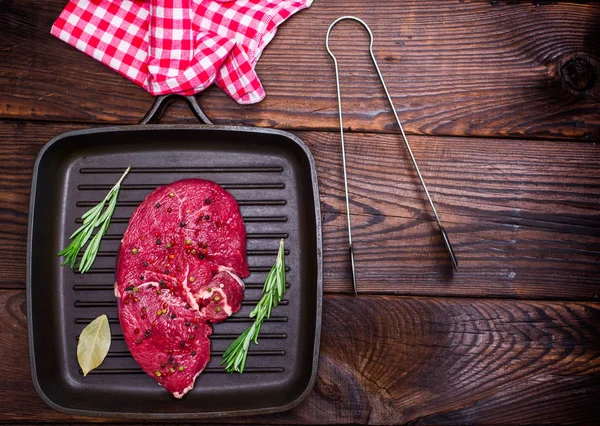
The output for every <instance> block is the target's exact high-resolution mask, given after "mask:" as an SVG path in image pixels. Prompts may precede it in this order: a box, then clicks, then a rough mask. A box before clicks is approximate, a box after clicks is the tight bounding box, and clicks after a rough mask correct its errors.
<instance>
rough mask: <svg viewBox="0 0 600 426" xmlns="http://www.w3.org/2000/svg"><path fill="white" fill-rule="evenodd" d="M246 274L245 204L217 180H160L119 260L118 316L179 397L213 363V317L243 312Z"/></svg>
mask: <svg viewBox="0 0 600 426" xmlns="http://www.w3.org/2000/svg"><path fill="white" fill-rule="evenodd" d="M248 274H249V272H248V263H247V261H246V230H245V228H244V222H243V218H242V216H241V214H240V209H239V206H238V204H237V202H236V201H235V199H234V198H233V197H232V196H231V194H229V193H228V192H227V191H225V190H224V189H223V188H221V187H220V186H219V185H217V184H216V183H214V182H211V181H208V180H201V179H185V180H180V181H177V182H174V183H172V184H170V185H166V186H162V187H159V188H157V189H156V190H155V191H154V192H152V193H151V194H150V195H148V196H147V197H146V199H145V200H144V201H143V202H142V203H141V204H140V205H139V206H138V207H137V209H136V210H135V211H134V212H133V215H132V216H131V220H130V221H129V226H128V228H127V230H126V231H125V234H124V235H123V239H122V241H121V247H120V249H119V257H118V259H117V270H116V275H117V281H116V283H115V296H116V297H117V306H118V311H119V321H120V323H121V328H122V329H123V335H124V337H125V342H126V343H127V346H128V347H129V350H130V351H131V354H132V355H133V357H134V358H135V360H136V361H137V363H138V364H139V365H140V366H141V367H142V369H143V370H144V371H145V372H146V373H147V374H148V375H149V376H150V377H152V378H153V379H155V380H156V381H157V382H158V383H159V384H160V385H162V386H163V387H164V388H165V389H167V390H168V391H169V392H171V393H172V394H173V395H174V396H175V397H176V398H181V397H183V395H185V394H186V393H187V392H188V391H189V390H191V389H192V388H193V386H194V381H195V380H196V378H197V377H198V375H200V373H201V372H202V371H203V370H204V368H205V367H206V365H207V364H208V361H209V358H210V340H209V336H210V334H211V332H212V327H211V326H210V324H211V323H216V322H219V321H222V320H224V319H226V318H227V317H229V316H230V315H232V314H234V313H235V312H237V311H239V309H240V306H241V302H242V298H243V295H244V283H243V281H242V278H245V277H247V276H248Z"/></svg>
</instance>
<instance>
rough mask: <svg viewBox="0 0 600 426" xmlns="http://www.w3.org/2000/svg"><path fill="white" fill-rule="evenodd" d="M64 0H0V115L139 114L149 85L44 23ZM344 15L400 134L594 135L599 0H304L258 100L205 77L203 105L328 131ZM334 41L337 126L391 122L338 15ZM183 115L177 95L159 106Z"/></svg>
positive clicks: (97, 118)
mask: <svg viewBox="0 0 600 426" xmlns="http://www.w3.org/2000/svg"><path fill="white" fill-rule="evenodd" d="M65 3H66V0H49V1H45V2H42V3H40V2H35V1H33V0H19V1H3V2H1V3H0V11H1V13H0V63H2V64H3V66H2V67H1V68H0V118H14V119H29V120H54V121H67V122H74V121H77V122H122V123H134V122H136V121H138V120H139V119H140V118H141V117H142V116H143V115H144V113H145V111H146V110H147V109H148V108H149V106H150V103H151V97H150V95H148V94H147V93H146V92H144V91H143V90H142V89H141V88H138V87H137V86H135V85H134V84H133V83H131V82H129V81H128V80H126V79H125V78H123V77H121V76H119V75H118V74H116V73H115V72H113V71H111V70H109V69H108V68H106V67H105V66H103V65H101V64H99V63H97V62H96V61H94V60H93V59H91V58H89V57H87V56H85V55H84V54H83V53H80V52H78V51H77V50H75V49H74V48H72V47H70V46H68V45H66V44H65V43H62V42H60V41H59V40H57V39H55V38H54V37H53V36H51V35H50V34H49V30H50V27H51V25H52V23H53V21H54V20H55V19H56V17H57V16H58V15H59V13H60V11H61V10H62V7H64V5H65ZM344 14H354V15H358V16H360V17H362V18H363V19H365V20H366V21H367V22H368V23H369V24H370V25H371V27H372V29H373V32H374V34H375V38H376V44H375V50H376V55H377V57H378V59H379V63H380V66H381V68H382V72H383V73H384V75H385V76H386V80H387V83H388V85H389V88H390V92H391V94H392V96H393V97H394V100H395V103H396V107H397V109H398V112H399V115H400V117H401V119H402V120H403V122H404V125H405V128H406V130H407V131H408V132H409V133H413V134H425V135H456V136H462V135H472V136H503V137H511V138H514V137H526V138H546V139H547V138H575V139H581V140H598V139H600V114H598V110H599V108H600V74H599V73H600V50H599V49H600V47H599V46H600V45H599V44H598V43H597V40H598V39H599V38H600V5H599V4H598V3H596V2H585V3H584V4H582V2H537V3H536V2H505V1H494V2H487V1H479V0H472V1H469V0H461V1H455V2H449V1H448V2H438V1H436V0H428V1H419V0H411V1H403V2H380V3H379V4H377V5H376V6H373V4H372V2H369V1H365V0H349V1H345V2H343V3H340V2H315V3H314V5H313V6H312V7H311V8H310V9H308V10H305V11H302V12H301V13H299V14H298V15H297V16H294V17H293V18H292V19H291V20H290V21H289V22H287V23H286V24H285V25H283V26H282V28H281V29H280V31H279V34H278V36H277V37H276V38H275V39H274V41H273V42H272V43H271V45H270V46H269V47H268V48H267V50H266V51H265V53H264V55H263V56H262V58H261V60H260V62H259V64H258V67H257V70H258V74H259V75H260V77H261V80H262V81H263V83H264V86H265V88H266V90H267V93H268V95H267V98H266V100H264V101H263V102H261V103H260V104H257V105H253V106H240V105H237V104H235V103H234V102H233V101H231V100H230V99H229V98H227V97H226V96H225V95H224V94H223V93H221V92H220V90H218V89H216V88H211V89H209V90H208V91H207V92H206V93H205V94H203V95H202V97H201V98H202V99H201V103H202V105H203V107H204V108H205V109H206V111H207V113H208V115H209V116H210V117H211V118H213V119H214V120H215V121H216V122H218V123H232V124H248V125H258V126H268V127H278V128H287V129H297V130H298V129H320V130H334V129H336V128H337V126H338V121H337V105H336V99H335V81H334V74H333V66H332V62H331V59H330V58H329V57H328V55H327V53H326V51H325V49H324V47H323V46H324V39H325V33H326V30H327V27H328V25H329V24H330V23H331V22H332V21H333V20H334V19H335V18H337V17H339V16H341V15H344ZM332 46H333V48H334V50H335V52H336V54H337V55H338V57H339V59H340V66H341V70H342V73H343V76H342V91H343V99H344V100H343V106H344V111H345V112H346V115H345V125H346V126H347V127H348V128H351V129H352V130H355V131H361V132H397V128H396V125H395V124H394V121H393V116H392V114H391V112H390V109H389V107H388V105H387V104H386V102H385V98H384V95H383V91H382V90H381V88H380V86H379V82H378V80H377V77H376V74H375V71H374V69H373V67H372V64H371V63H370V61H369V59H368V56H367V51H366V49H367V46H368V45H367V39H366V34H364V33H363V32H362V30H361V29H360V28H359V27H358V26H357V24H350V23H342V24H341V27H340V28H338V29H336V31H334V34H333V39H332ZM351 47H352V48H351ZM48 76H52V78H48ZM183 117H185V118H186V119H188V120H192V119H191V118H190V117H191V115H190V114H189V112H187V111H186V109H185V107H183V106H178V107H175V109H174V110H173V111H172V114H170V118H171V120H178V121H180V120H181V119H182V118H183Z"/></svg>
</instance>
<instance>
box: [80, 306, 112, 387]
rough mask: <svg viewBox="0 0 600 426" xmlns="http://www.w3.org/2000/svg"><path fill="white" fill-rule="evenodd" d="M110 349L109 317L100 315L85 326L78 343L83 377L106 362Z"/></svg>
mask: <svg viewBox="0 0 600 426" xmlns="http://www.w3.org/2000/svg"><path fill="white" fill-rule="evenodd" d="M109 348H110V327H109V326H108V317H107V316H106V315H100V316H99V317H98V318H96V319H95V320H94V321H92V322H91V323H89V324H88V325H86V326H85V328H84V329H83V331H82V332H81V334H80V335H79V342H78V343H77V361H79V366H80V367H81V369H82V370H83V375H84V376H87V374H88V373H89V372H90V371H92V370H93V369H94V368H96V367H98V366H99V365H100V364H102V361H104V358H105V357H106V354H107V353H108V349H109Z"/></svg>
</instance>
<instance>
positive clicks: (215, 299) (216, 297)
mask: <svg viewBox="0 0 600 426" xmlns="http://www.w3.org/2000/svg"><path fill="white" fill-rule="evenodd" d="M213 300H214V301H215V302H218V301H219V300H221V298H220V297H219V296H215V298H214V299H213Z"/></svg>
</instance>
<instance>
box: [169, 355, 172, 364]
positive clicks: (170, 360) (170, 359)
mask: <svg viewBox="0 0 600 426" xmlns="http://www.w3.org/2000/svg"><path fill="white" fill-rule="evenodd" d="M169 364H173V357H172V356H170V357H169Z"/></svg>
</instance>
